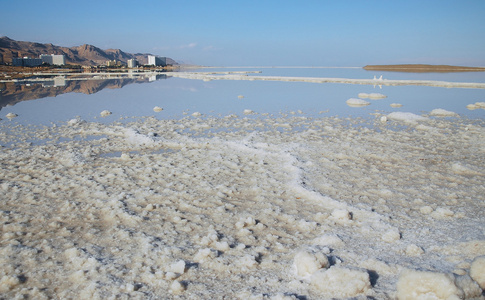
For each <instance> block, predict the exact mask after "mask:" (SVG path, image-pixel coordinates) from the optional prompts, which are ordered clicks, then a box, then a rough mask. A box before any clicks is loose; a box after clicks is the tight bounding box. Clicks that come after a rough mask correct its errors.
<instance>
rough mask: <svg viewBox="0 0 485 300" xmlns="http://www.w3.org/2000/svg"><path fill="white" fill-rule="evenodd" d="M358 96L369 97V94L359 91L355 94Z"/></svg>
mask: <svg viewBox="0 0 485 300" xmlns="http://www.w3.org/2000/svg"><path fill="white" fill-rule="evenodd" d="M357 96H358V97H359V98H369V94H367V93H359V95H357Z"/></svg>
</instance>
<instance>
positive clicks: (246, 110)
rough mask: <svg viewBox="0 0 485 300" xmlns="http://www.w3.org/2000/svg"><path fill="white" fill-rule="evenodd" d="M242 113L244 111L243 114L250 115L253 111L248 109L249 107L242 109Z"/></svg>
mask: <svg viewBox="0 0 485 300" xmlns="http://www.w3.org/2000/svg"><path fill="white" fill-rule="evenodd" d="M243 113H244V114H245V115H250V114H253V113H254V111H252V110H250V109H245V110H244V111H243Z"/></svg>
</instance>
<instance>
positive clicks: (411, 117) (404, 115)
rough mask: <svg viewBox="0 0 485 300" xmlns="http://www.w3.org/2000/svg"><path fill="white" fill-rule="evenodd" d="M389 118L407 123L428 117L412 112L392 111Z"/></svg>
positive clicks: (424, 119)
mask: <svg viewBox="0 0 485 300" xmlns="http://www.w3.org/2000/svg"><path fill="white" fill-rule="evenodd" d="M387 118H388V119H391V120H395V121H402V122H407V123H416V122H417V121H426V120H427V119H428V118H426V117H423V116H420V115H416V114H413V113H410V112H392V113H390V114H388V115H387Z"/></svg>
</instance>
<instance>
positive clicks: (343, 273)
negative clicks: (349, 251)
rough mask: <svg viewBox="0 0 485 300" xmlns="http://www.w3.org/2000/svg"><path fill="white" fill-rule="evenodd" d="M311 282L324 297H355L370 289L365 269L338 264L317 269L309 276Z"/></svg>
mask: <svg viewBox="0 0 485 300" xmlns="http://www.w3.org/2000/svg"><path fill="white" fill-rule="evenodd" d="M311 284H312V286H313V288H315V289H316V290H318V291H320V292H321V293H322V294H323V295H324V296H325V297H337V298H343V297H355V296H358V295H361V294H365V293H366V292H367V291H368V290H369V289H371V284H370V279H369V274H368V273H367V271H366V270H361V269H349V268H344V267H338V266H333V267H331V268H330V269H328V270H327V269H322V270H320V271H317V272H316V273H314V274H313V275H312V277H311Z"/></svg>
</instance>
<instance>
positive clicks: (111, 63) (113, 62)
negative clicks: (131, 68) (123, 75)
mask: <svg viewBox="0 0 485 300" xmlns="http://www.w3.org/2000/svg"><path fill="white" fill-rule="evenodd" d="M106 66H107V67H120V66H121V62H120V61H117V60H116V59H115V60H108V61H107V62H106Z"/></svg>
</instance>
